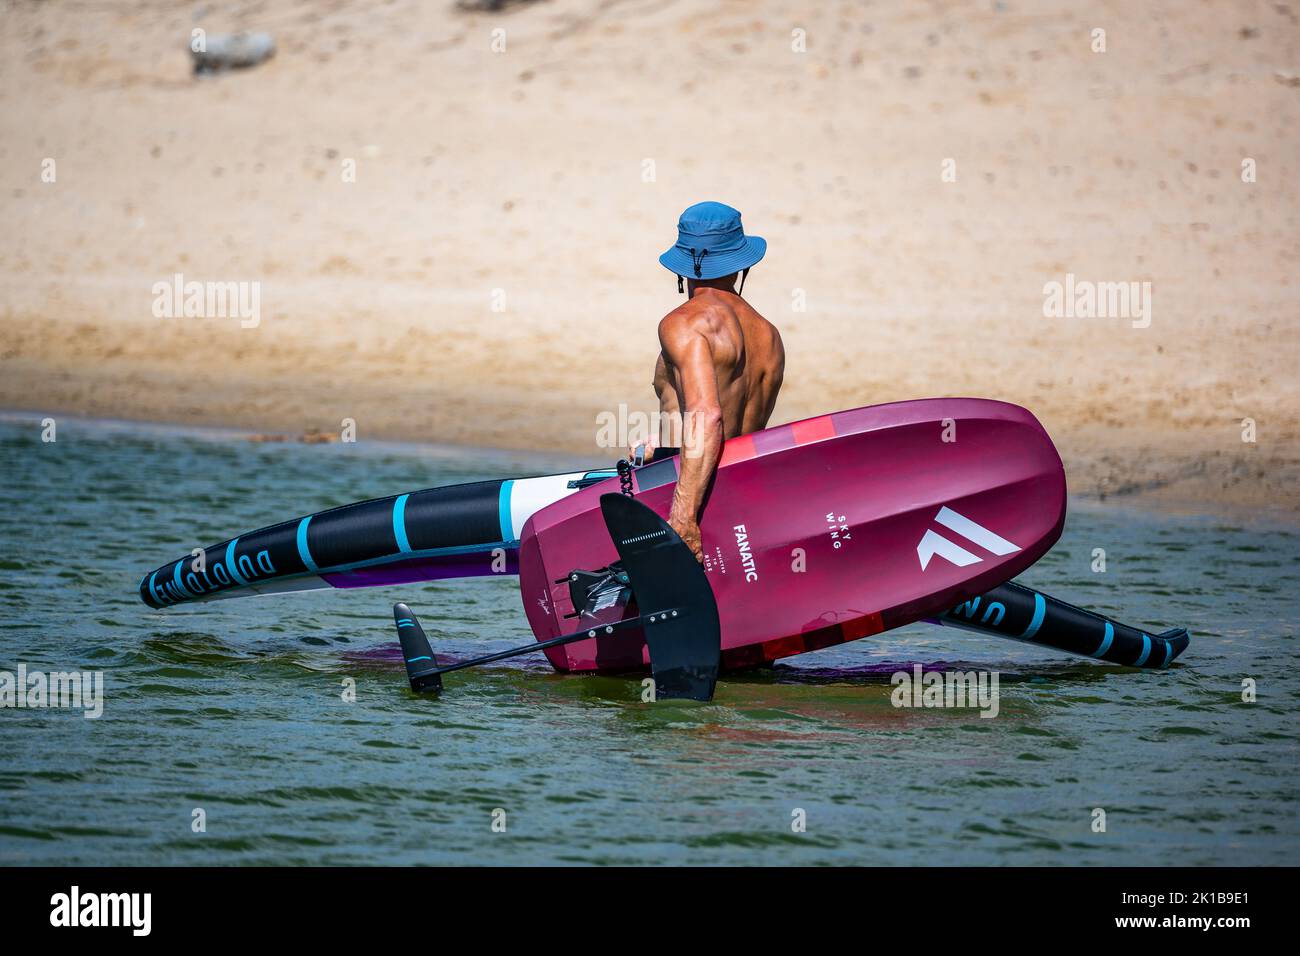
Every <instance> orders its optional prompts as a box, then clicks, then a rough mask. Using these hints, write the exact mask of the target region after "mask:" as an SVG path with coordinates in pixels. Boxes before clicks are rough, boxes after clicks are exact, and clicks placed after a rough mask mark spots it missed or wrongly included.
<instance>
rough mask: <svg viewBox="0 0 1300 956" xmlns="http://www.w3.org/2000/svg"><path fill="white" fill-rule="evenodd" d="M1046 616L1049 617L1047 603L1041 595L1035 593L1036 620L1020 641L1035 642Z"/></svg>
mask: <svg viewBox="0 0 1300 956" xmlns="http://www.w3.org/2000/svg"><path fill="white" fill-rule="evenodd" d="M1046 615H1047V602H1046V601H1044V600H1043V596H1042V595H1041V594H1039V593H1038V592H1037V591H1035V592H1034V618H1033V620H1032V621H1030V622H1029V626H1028V627H1027V628H1025V633H1023V634H1021V635H1020V640H1022V641H1030V640H1033V638H1034V635H1035V634H1037V633H1038V629H1039V628H1040V627H1042V626H1043V618H1044V617H1045V616H1046Z"/></svg>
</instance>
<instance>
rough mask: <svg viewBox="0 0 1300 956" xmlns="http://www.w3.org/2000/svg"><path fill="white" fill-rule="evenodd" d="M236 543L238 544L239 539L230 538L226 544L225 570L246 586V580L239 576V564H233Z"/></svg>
mask: <svg viewBox="0 0 1300 956" xmlns="http://www.w3.org/2000/svg"><path fill="white" fill-rule="evenodd" d="M237 544H239V539H238V538H231V539H230V544H228V545H226V570H227V571H229V572H230V576H231V577H232V578H234V579H235V580H236V581H238V582H239V583H240V584H242V585H244V586H245V587H247V586H248V582H247V581H245V580H244V579H243V577H241V576H240V574H239V566H238V565H237V564H235V545H237Z"/></svg>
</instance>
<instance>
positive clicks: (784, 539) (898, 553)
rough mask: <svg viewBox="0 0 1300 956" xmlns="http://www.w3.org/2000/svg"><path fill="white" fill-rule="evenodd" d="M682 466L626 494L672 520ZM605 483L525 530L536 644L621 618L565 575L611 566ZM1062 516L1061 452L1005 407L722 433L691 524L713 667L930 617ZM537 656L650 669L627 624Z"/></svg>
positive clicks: (837, 418)
mask: <svg viewBox="0 0 1300 956" xmlns="http://www.w3.org/2000/svg"><path fill="white" fill-rule="evenodd" d="M677 466H678V459H676V458H670V459H667V460H664V461H662V462H657V463H655V464H653V465H649V466H646V467H644V468H640V469H638V470H637V471H636V472H635V473H634V492H635V494H636V497H637V499H638V500H639V501H642V502H643V503H645V504H646V505H648V506H650V507H651V508H653V509H654V510H655V511H656V512H658V513H659V514H661V515H664V516H667V514H668V510H669V506H670V504H671V501H672V494H673V488H674V485H675V482H676V478H677ZM612 485H613V483H611V482H606V483H604V485H603V486H600V487H593V488H588V489H585V490H583V491H579V492H577V493H576V494H573V495H570V496H568V497H565V498H562V499H561V500H559V501H557V502H555V503H554V504H551V505H548V506H547V507H545V508H543V509H541V510H540V511H538V512H536V513H535V514H533V516H532V518H531V519H529V521H528V522H527V524H525V526H524V528H523V532H522V535H521V540H520V547H519V568H520V593H521V596H522V599H523V603H524V610H525V613H526V614H527V616H528V621H529V624H530V625H531V626H532V629H533V634H534V635H535V636H536V638H537V639H538V640H539V641H540V640H546V639H549V638H552V637H557V636H559V635H561V634H565V633H569V632H572V631H575V630H578V629H580V628H582V627H584V626H592V625H595V624H601V623H608V621H610V620H617V619H620V618H622V617H625V616H630V614H631V613H633V612H632V611H629V610H628V609H627V608H622V607H617V606H615V607H610V608H607V609H604V610H602V611H598V612H596V613H595V614H594V615H593V616H589V617H584V618H582V619H581V620H579V619H577V618H575V617H573V616H571V615H573V613H574V608H573V604H572V601H571V599H570V596H569V589H568V585H567V581H566V579H567V576H568V574H569V572H570V571H572V570H575V569H583V570H595V569H597V568H600V567H602V566H604V565H607V564H609V563H610V562H612V561H615V560H617V558H618V555H617V553H616V551H615V549H614V546H613V544H612V542H611V541H610V539H609V535H608V533H607V531H606V529H605V526H604V522H603V520H602V518H601V511H600V496H601V495H602V494H606V493H608V492H609V491H610V490H612V488H611V486H612ZM1064 521H1065V474H1064V471H1063V469H1062V467H1061V459H1060V456H1059V455H1058V454H1057V452H1056V448H1055V447H1054V446H1053V445H1052V442H1051V439H1049V438H1048V436H1047V433H1046V432H1045V431H1044V430H1043V427H1042V425H1040V424H1039V423H1038V420H1037V419H1036V418H1034V416H1033V415H1032V414H1030V413H1029V412H1028V411H1026V410H1025V409H1023V408H1021V407H1019V406H1017V405H1011V404H1008V403H1005V402H996V401H989V400H986V399H972V398H940V399H924V400H920V401H912V402H896V403H893V404H889V405H873V406H868V407H865V408H855V409H851V410H849V411H843V412H835V413H833V414H830V415H821V416H818V417H817V418H810V419H806V420H804V421H800V422H794V423H791V424H788V425H780V426H778V427H776V428H769V429H767V430H765V431H761V432H755V433H753V434H750V435H744V436H741V437H739V438H733V439H731V440H730V441H728V442H727V443H726V445H725V446H724V449H723V455H722V461H721V464H720V465H719V467H718V472H717V476H716V478H715V479H714V483H713V486H712V488H711V490H710V492H709V497H708V501H707V504H706V506H705V510H704V517H703V519H702V521H701V522H700V528H701V532H702V537H703V542H704V550H705V571H706V573H707V576H708V580H709V583H710V586H711V587H712V588H713V592H714V596H715V597H716V598H717V602H718V610H719V614H720V618H721V624H722V664H723V668H724V669H728V670H735V669H738V668H743V667H750V666H755V665H760V664H764V663H768V662H771V661H774V660H777V659H779V658H782V657H788V656H790V655H792V654H800V653H804V652H806V651H810V650H817V649H819V648H822V647H829V646H831V645H834V644H839V643H842V642H844V641H849V640H855V639H857V638H861V637H865V636H867V635H870V634H874V633H878V632H880V631H882V630H888V629H889V628H893V627H899V626H901V625H903V624H906V623H909V622H912V621H915V620H918V619H920V618H924V617H932V616H936V615H938V614H940V613H942V612H944V611H947V610H948V609H950V608H952V607H954V606H955V605H957V604H958V603H960V602H962V601H964V600H966V599H968V598H971V597H974V596H975V595H977V594H980V593H981V592H983V591H986V590H988V589H989V588H992V587H995V586H997V585H999V584H1001V583H1003V582H1004V581H1007V580H1010V579H1011V578H1012V577H1014V576H1015V575H1017V574H1019V573H1020V572H1021V571H1023V570H1024V569H1025V568H1027V567H1029V566H1030V565H1032V564H1033V563H1034V562H1035V561H1037V560H1038V559H1039V558H1040V557H1042V555H1043V554H1044V553H1045V552H1046V551H1047V550H1048V549H1049V548H1050V547H1051V546H1052V545H1053V544H1054V543H1055V542H1056V540H1057V538H1058V537H1059V536H1060V533H1061V528H1062V525H1063V524H1064ZM546 654H547V657H548V658H549V659H550V662H551V664H552V665H553V666H554V667H556V668H557V669H558V670H561V671H608V672H618V671H628V670H638V669H642V668H645V667H646V666H647V665H648V663H649V661H648V657H647V655H646V650H645V645H644V641H643V640H642V638H641V635H640V634H639V633H637V632H635V631H629V632H626V633H624V634H616V635H613V636H611V637H602V638H601V639H600V641H599V642H597V641H595V640H590V641H581V642H578V643H575V644H570V645H567V646H565V647H559V648H552V649H549V650H547V652H546Z"/></svg>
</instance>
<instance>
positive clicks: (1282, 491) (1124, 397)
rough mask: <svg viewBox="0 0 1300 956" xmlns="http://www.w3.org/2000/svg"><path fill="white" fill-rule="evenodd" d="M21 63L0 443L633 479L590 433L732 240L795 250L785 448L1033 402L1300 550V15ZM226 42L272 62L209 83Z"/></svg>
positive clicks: (400, 45)
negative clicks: (798, 427) (1141, 296)
mask: <svg viewBox="0 0 1300 956" xmlns="http://www.w3.org/2000/svg"><path fill="white" fill-rule="evenodd" d="M0 23H2V24H3V25H2V26H0V160H2V161H0V219H2V220H3V222H4V225H5V228H4V231H3V235H0V407H4V408H9V409H20V410H27V411H33V412H40V413H45V414H52V415H55V416H57V415H59V414H77V415H93V416H100V417H112V418H127V419H140V420H149V421H167V422H181V423H193V424H205V425H223V426H233V427H236V428H240V429H247V430H248V431H249V432H250V433H259V434H261V433H284V434H288V435H300V434H303V433H305V432H311V431H322V432H337V431H338V430H339V428H340V423H341V422H342V421H343V420H344V419H352V420H354V421H355V422H356V425H357V434H358V437H359V438H360V439H361V440H365V439H366V438H401V439H413V440H420V441H436V442H453V443H467V444H475V445H489V446H502V447H518V448H530V449H550V448H557V449H563V450H569V451H573V452H575V453H586V452H588V451H590V452H591V455H592V458H593V460H597V461H604V460H608V459H609V458H611V457H613V455H612V453H611V451H610V450H603V449H600V448H597V447H596V433H597V416H598V415H599V414H600V413H602V412H610V411H616V410H617V409H618V407H619V405H620V403H626V404H627V405H628V406H629V408H630V409H632V410H639V411H648V410H650V409H651V408H652V407H653V406H652V399H653V395H652V392H651V390H650V388H649V382H650V374H651V370H652V367H653V362H654V358H655V353H656V349H657V342H656V338H655V327H656V323H657V321H658V319H659V318H660V317H662V316H663V315H664V314H665V313H666V312H668V311H669V310H671V309H672V308H673V307H674V306H675V305H676V304H678V302H680V297H679V296H678V295H677V293H676V283H675V280H674V279H673V277H672V276H671V275H669V274H668V273H667V272H666V271H665V270H664V269H663V268H662V267H661V266H659V264H658V263H657V261H656V258H657V256H658V254H659V253H660V252H661V251H662V250H663V249H665V248H667V247H668V246H669V245H671V244H672V242H673V240H674V238H675V232H674V230H675V226H676V220H677V215H678V213H679V212H680V211H681V210H682V209H683V208H684V207H685V206H687V205H689V204H691V203H693V202H696V201H698V200H701V199H717V200H720V201H723V202H727V203H730V204H731V205H734V206H736V207H738V208H739V209H741V210H742V211H743V213H744V216H745V225H746V228H747V230H748V231H750V232H752V233H756V234H759V235H762V236H764V237H766V238H767V240H768V243H769V251H768V254H767V258H766V259H765V260H764V261H763V262H762V263H760V264H759V266H757V267H756V268H755V269H754V270H753V272H752V274H751V275H750V277H749V280H748V283H747V285H746V288H745V296H746V298H747V299H748V300H749V301H750V302H752V303H753V304H754V306H755V307H756V308H757V309H759V310H760V311H761V312H763V313H764V314H765V315H766V316H767V317H768V318H770V319H771V320H772V321H773V322H775V323H776V324H777V325H778V327H779V328H780V329H781V330H782V334H783V336H784V338H785V343H786V350H787V354H788V360H789V364H788V368H787V372H786V379H785V380H786V386H785V390H784V392H783V394H782V397H781V400H780V402H779V403H778V405H777V410H776V416H775V421H774V423H775V422H784V421H790V420H793V419H797V418H802V417H806V416H809V415H813V414H818V413H820V412H825V411H830V410H834V409H840V408H847V407H853V406H857V405H865V404H874V403H878V402H885V401H894V400H899V399H907V398H919V397H926V396H934V395H975V396H985V397H991V398H1000V399H1005V400H1008V401H1013V402H1016V403H1019V404H1022V405H1025V406H1026V407H1028V408H1030V409H1032V410H1033V411H1034V412H1035V414H1037V415H1038V416H1039V418H1040V419H1041V420H1042V422H1043V423H1044V425H1045V426H1046V427H1047V429H1048V431H1049V432H1050V433H1051V435H1052V436H1053V438H1054V439H1055V441H1056V442H1057V445H1058V447H1059V448H1060V449H1061V452H1062V456H1063V457H1064V459H1065V462H1066V467H1067V474H1068V477H1069V481H1070V487H1071V490H1072V491H1073V492H1074V493H1076V494H1082V495H1088V496H1103V495H1104V496H1107V497H1115V496H1120V497H1129V498H1140V499H1143V500H1149V501H1151V502H1153V503H1155V504H1160V505H1162V506H1168V507H1179V508H1184V507H1189V508H1195V509H1202V510H1211V511H1227V510H1246V511H1256V512H1273V511H1276V510H1281V511H1282V512H1284V513H1286V514H1287V515H1288V516H1289V517H1290V518H1292V519H1294V518H1295V517H1296V516H1297V515H1300V496H1297V494H1296V490H1295V489H1296V488H1297V487H1300V425H1297V412H1298V411H1300V387H1298V386H1297V376H1296V370H1297V364H1298V359H1300V294H1298V292H1297V287H1296V275H1297V263H1298V262H1300V228H1298V226H1300V223H1298V221H1297V219H1298V217H1297V198H1296V195H1297V194H1296V187H1295V183H1296V180H1297V177H1300V9H1291V8H1289V7H1287V6H1286V5H1282V4H1241V3H1234V2H1209V3H1201V4H1159V5H1156V4H1151V5H1147V4H1120V3H1105V4H1098V5H1096V6H1095V7H1093V8H1092V9H1091V10H1087V11H1085V10H1083V9H1081V8H1080V7H1079V5H1077V4H1073V3H1067V2H1064V0H1061V2H1055V0H1054V2H1044V3H1034V4H1028V3H1016V2H997V3H990V2H978V3H977V2H943V3H932V4H926V5H917V4H910V3H901V2H899V3H879V4H868V5H860V4H856V3H847V2H845V3H835V4H791V3H779V2H774V0H763V2H725V3H718V4H710V5H703V4H688V3H681V2H677V3H674V2H633V0H629V2H617V0H574V2H565V3H560V2H550V3H538V4H527V5H521V6H511V7H509V8H507V10H505V11H504V12H501V13H495V14H491V13H482V12H479V13H474V12H464V11H458V10H457V9H456V8H455V7H454V5H453V4H451V3H432V4H420V3H416V2H414V0H397V2H391V3H360V2H346V0H336V2H330V3H318V2H289V0H271V2H266V3H260V4H255V5H249V6H243V5H234V4H212V5H208V6H206V7H204V8H202V10H196V8H195V7H194V6H191V5H185V6H176V5H173V4H169V3H162V2H145V0H134V2H124V3H119V4H113V5H103V6H100V5H94V6H88V5H83V4H29V3H6V4H5V5H4V9H3V13H2V14H0ZM195 28H199V29H203V30H205V31H210V32H212V33H214V34H215V33H221V32H229V31H234V30H264V31H267V32H269V33H271V34H272V35H273V36H274V37H275V40H276V44H277V53H276V55H275V57H274V58H273V59H271V60H270V61H269V62H267V63H264V64H262V65H260V66H257V67H254V68H252V69H248V70H241V71H236V72H231V73H227V74H223V75H218V76H209V77H195V76H192V75H191V65H190V57H189V53H188V49H187V48H188V44H189V42H190V37H191V31H192V30H194V29H195ZM1098 30H1100V31H1104V44H1105V48H1104V51H1101V50H1098V49H1097V47H1098V43H1099V41H1098V35H1097V34H1096V33H1095V32H1094V31H1098ZM494 31H497V32H494ZM500 31H504V32H500ZM178 274H179V275H182V276H183V277H184V279H185V280H186V281H198V282H238V283H256V284H257V288H258V289H259V296H260V299H259V309H260V311H259V317H258V321H257V323H256V325H255V327H247V328H246V327H242V326H241V323H240V322H239V320H238V319H237V318H231V317H227V316H222V315H215V316H213V315H209V316H205V317H184V316H163V317H160V316H158V315H157V314H156V313H157V311H158V309H157V299H158V293H157V292H156V291H155V289H156V285H157V284H158V283H160V282H162V283H168V282H171V281H172V280H173V277H174V276H176V275H178ZM1067 276H1072V277H1075V279H1076V280H1078V281H1079V282H1084V283H1137V284H1139V286H1140V285H1141V284H1142V283H1149V287H1148V288H1149V290H1150V299H1149V302H1148V305H1149V309H1148V310H1147V312H1146V314H1144V315H1140V316H1132V315H1123V316H1093V317H1064V316H1061V317H1057V316H1047V315H1045V314H1044V302H1045V294H1044V289H1045V287H1046V286H1048V285H1049V284H1050V283H1055V282H1060V283H1065V282H1066V281H1067ZM1071 281H1074V280H1071ZM1245 420H1250V422H1253V435H1251V431H1252V428H1251V426H1250V425H1249V423H1247V424H1243V422H1244V421H1245ZM1243 435H1245V436H1246V437H1248V438H1250V437H1253V439H1254V440H1251V441H1245V440H1243Z"/></svg>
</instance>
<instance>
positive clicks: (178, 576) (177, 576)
mask: <svg viewBox="0 0 1300 956" xmlns="http://www.w3.org/2000/svg"><path fill="white" fill-rule="evenodd" d="M189 560H190V559H189V558H181V559H180V560H179V561H177V562H176V573H175V574H173V575H172V579H173V580H175V582H176V589H177V590H178V591H180V592H181V594H183V595H185V596H186V597H197V596H198V595H196V594H191V593H190V592H189V591H187V590H185V585H183V584H181V568H183V567H184V566H185V562H186V561H189Z"/></svg>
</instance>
